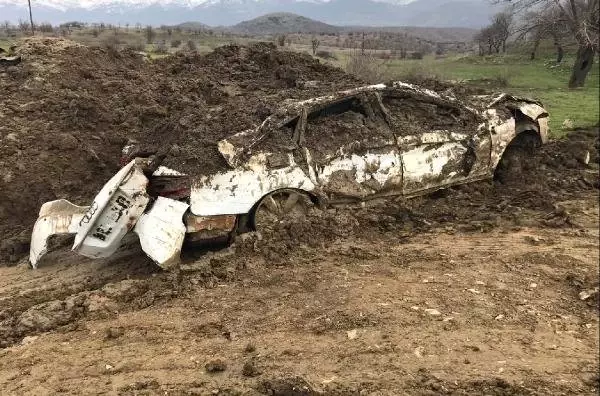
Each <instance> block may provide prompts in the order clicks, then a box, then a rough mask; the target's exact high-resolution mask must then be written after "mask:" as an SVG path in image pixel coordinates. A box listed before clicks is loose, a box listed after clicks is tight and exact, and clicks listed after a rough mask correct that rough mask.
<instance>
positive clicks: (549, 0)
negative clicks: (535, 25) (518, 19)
mask: <svg viewBox="0 0 600 396" xmlns="http://www.w3.org/2000/svg"><path fill="white" fill-rule="evenodd" d="M498 1H503V2H509V3H512V4H513V10H514V12H517V13H519V12H520V13H522V12H524V11H530V12H532V13H536V14H540V17H542V15H543V14H544V12H546V11H547V10H548V9H552V8H555V10H556V13H557V15H558V18H559V19H560V20H561V21H564V23H565V26H566V27H567V29H568V32H569V36H570V37H572V38H573V39H575V42H576V43H577V54H576V56H575V63H574V64H573V69H572V71H571V77H570V78H569V87H570V88H578V87H582V86H583V85H584V84H585V80H586V77H587V75H588V73H589V72H590V70H591V69H592V65H593V63H594V56H595V55H596V53H597V52H598V41H599V39H598V33H599V28H598V24H599V23H600V9H599V8H600V7H599V6H600V0H497V2H498Z"/></svg>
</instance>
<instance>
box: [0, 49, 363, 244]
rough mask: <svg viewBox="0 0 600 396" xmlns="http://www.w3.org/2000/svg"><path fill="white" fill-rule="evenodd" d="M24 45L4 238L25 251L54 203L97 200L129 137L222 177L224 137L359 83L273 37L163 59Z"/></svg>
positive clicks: (2, 185)
mask: <svg viewBox="0 0 600 396" xmlns="http://www.w3.org/2000/svg"><path fill="white" fill-rule="evenodd" d="M18 51H19V54H21V55H22V57H23V62H22V63H21V64H20V65H18V66H11V67H3V68H1V69H0V92H2V101H1V102H0V202H2V205H0V234H2V235H4V236H6V237H13V238H15V239H16V240H17V243H12V242H11V249H12V250H13V251H15V252H21V251H22V250H27V248H26V246H25V247H23V246H24V245H26V240H27V239H28V237H29V230H30V229H31V227H32V225H33V222H34V221H35V218H36V217H37V212H38V210H39V207H40V205H41V204H42V203H44V202H46V201H49V200H52V199H56V198H58V197H68V198H69V199H70V200H72V201H73V202H75V203H78V204H82V205H84V204H88V203H89V201H90V199H91V198H93V196H94V195H95V193H96V192H97V191H98V189H99V188H100V187H101V186H102V184H104V183H105V181H106V180H108V179H109V178H110V177H111V176H112V175H113V174H114V172H115V171H116V169H117V168H118V166H119V158H120V153H121V149H122V148H123V146H124V145H125V144H126V143H127V142H128V141H129V140H136V141H138V142H139V143H140V149H142V150H145V151H150V152H151V151H156V150H157V149H158V148H159V147H165V146H168V145H171V146H173V150H172V152H171V154H172V155H170V156H169V157H168V158H167V160H166V162H165V165H167V166H172V167H175V168H180V169H183V170H185V172H187V173H189V174H191V175H195V174H201V173H206V172H212V171H214V170H215V169H219V168H224V167H225V166H226V164H225V162H224V160H223V158H222V157H221V156H220V155H219V153H218V152H217V150H216V143H217V142H218V140H220V139H222V138H224V137H226V136H229V135H232V134H234V133H237V132H241V131H243V130H244V129H247V128H251V127H254V126H256V125H257V124H258V123H260V122H261V121H262V120H264V118H266V117H267V116H268V115H270V113H271V112H272V111H273V109H274V108H275V107H276V106H277V105H278V104H279V103H280V102H281V101H282V100H284V99H287V98H301V99H302V98H310V97H314V96H317V95H324V94H329V93H332V92H334V91H337V90H340V89H344V88H350V87H353V86H356V85H357V84H358V81H356V80H355V79H353V78H351V77H349V76H348V75H346V74H345V73H344V72H343V71H341V70H340V69H336V68H332V67H330V66H326V65H323V64H321V63H319V61H318V60H315V59H314V58H312V57H311V56H308V55H303V54H298V53H293V52H280V51H277V50H276V48H275V47H274V46H273V45H270V44H256V45H253V46H250V47H240V46H235V45H231V46H226V47H221V48H218V49H217V50H215V51H214V52H212V53H210V54H208V55H194V54H191V55H190V54H187V55H178V56H174V57H170V58H167V59H163V60H159V61H155V62H150V61H148V60H146V59H144V58H143V57H142V56H140V55H138V54H136V53H134V52H131V51H124V52H115V51H111V50H107V49H102V48H89V47H85V46H81V45H79V44H76V43H74V42H71V41H67V40H62V39H41V38H35V39H29V40H27V41H25V42H24V43H23V44H22V45H21V46H20V47H19V48H18ZM305 81H316V82H317V83H316V86H314V85H313V84H303V82H305ZM15 254H17V255H18V254H19V253H15Z"/></svg>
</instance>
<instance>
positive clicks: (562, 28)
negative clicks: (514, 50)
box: [516, 6, 569, 63]
mask: <svg viewBox="0 0 600 396" xmlns="http://www.w3.org/2000/svg"><path fill="white" fill-rule="evenodd" d="M516 33H517V34H518V36H517V39H522V38H524V37H525V36H530V37H531V38H532V39H533V48H532V50H531V60H534V59H535V56H536V52H537V48H538V47H539V45H540V42H541V40H544V39H549V38H551V39H552V40H553V41H554V46H555V48H556V63H560V62H561V61H562V58H563V56H564V50H563V48H562V44H561V43H562V42H563V41H564V40H566V39H567V38H568V37H569V29H568V27H567V24H566V22H565V20H564V18H562V15H561V12H560V9H559V8H558V7H556V6H554V7H550V8H548V9H546V10H543V11H539V12H529V13H527V15H525V17H524V23H523V24H522V26H521V27H520V28H519V29H517V31H516Z"/></svg>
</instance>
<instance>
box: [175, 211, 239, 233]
mask: <svg viewBox="0 0 600 396" xmlns="http://www.w3.org/2000/svg"><path fill="white" fill-rule="evenodd" d="M236 220H237V216H236V215H222V216H196V215H194V214H193V213H187V214H186V215H185V218H184V222H185V226H186V231H187V232H188V233H193V232H199V231H217V232H222V231H224V232H227V233H229V232H231V231H232V230H233V228H234V227H235V222H236Z"/></svg>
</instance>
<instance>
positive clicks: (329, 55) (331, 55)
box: [317, 51, 337, 59]
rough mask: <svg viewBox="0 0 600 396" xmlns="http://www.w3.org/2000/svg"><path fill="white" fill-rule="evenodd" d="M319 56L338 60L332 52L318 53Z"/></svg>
mask: <svg viewBox="0 0 600 396" xmlns="http://www.w3.org/2000/svg"><path fill="white" fill-rule="evenodd" d="M317 56H318V57H319V58H323V59H337V56H335V54H334V53H333V52H331V51H317Z"/></svg>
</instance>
